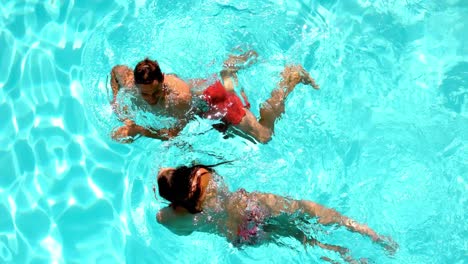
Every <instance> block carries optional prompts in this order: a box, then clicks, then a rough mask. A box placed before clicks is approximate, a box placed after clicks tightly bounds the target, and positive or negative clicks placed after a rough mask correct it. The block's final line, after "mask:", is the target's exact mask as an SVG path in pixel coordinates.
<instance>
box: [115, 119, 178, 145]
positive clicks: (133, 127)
mask: <svg viewBox="0 0 468 264" xmlns="http://www.w3.org/2000/svg"><path fill="white" fill-rule="evenodd" d="M124 123H125V125H124V126H121V127H119V128H118V129H116V130H115V131H114V132H113V133H112V138H113V139H114V140H117V141H120V142H122V143H131V142H133V139H134V138H135V137H136V136H144V137H149V138H156V139H160V140H169V139H171V138H173V137H176V136H177V135H178V134H179V133H180V131H182V129H183V128H184V127H185V123H179V124H178V125H177V126H175V127H172V128H163V129H158V130H151V129H147V128H145V127H142V126H139V125H137V124H135V122H133V121H131V120H125V122H124Z"/></svg>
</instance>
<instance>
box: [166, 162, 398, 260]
mask: <svg viewBox="0 0 468 264" xmlns="http://www.w3.org/2000/svg"><path fill="white" fill-rule="evenodd" d="M212 167H213V166H204V165H198V166H192V167H186V166H182V167H178V168H162V169H160V170H159V173H158V176H157V184H158V192H159V195H160V196H161V197H163V198H164V199H166V200H168V201H169V202H170V204H169V206H168V207H165V208H163V209H161V210H160V211H159V212H158V214H157V220H158V222H159V223H161V224H162V225H164V226H165V227H167V228H168V229H169V230H171V231H172V232H174V233H175V234H179V235H188V234H190V233H192V232H194V231H201V232H208V233H216V234H219V235H222V236H224V237H226V238H227V240H228V241H230V242H231V243H232V244H233V245H235V246H239V247H242V246H244V245H259V244H262V243H267V242H277V241H278V240H279V239H280V238H281V237H293V238H295V239H297V240H298V241H300V242H302V243H303V244H308V245H311V246H318V247H320V248H323V249H326V250H331V251H335V252H337V253H338V254H340V255H341V257H343V259H344V260H346V261H348V262H353V261H354V260H353V259H352V257H351V256H350V255H349V250H348V249H346V248H344V247H341V246H336V245H331V244H326V243H322V242H320V241H318V240H316V239H315V238H313V237H312V236H311V235H310V232H308V230H307V229H310V228H312V227H313V226H314V225H317V224H321V225H339V226H344V227H346V228H347V229H348V230H350V231H352V232H357V233H360V234H362V235H364V236H367V237H369V238H371V239H372V241H374V242H376V243H378V244H380V245H382V246H383V247H384V248H385V249H387V250H388V251H389V252H390V253H393V252H394V251H395V250H396V249H397V248H398V245H397V244H396V243H395V242H394V241H392V240H391V238H389V237H385V236H381V235H379V234H377V233H376V232H375V231H374V230H372V229H371V228H370V227H368V226H367V225H364V224H360V223H358V222H356V221H354V220H352V219H350V218H348V217H346V216H344V215H341V214H340V213H338V212H337V211H335V210H333V209H330V208H326V207H324V206H322V205H320V204H317V203H314V202H312V201H306V200H294V199H289V198H285V197H282V196H278V195H275V194H270V193H260V192H247V191H245V190H244V189H239V190H237V191H235V192H230V191H229V190H228V188H227V187H226V185H225V184H224V183H223V180H222V178H221V176H219V175H217V174H216V173H215V171H214V170H213V169H212ZM306 223H308V225H307V224H306ZM304 224H306V225H304ZM299 225H301V226H299ZM305 226H306V227H305Z"/></svg>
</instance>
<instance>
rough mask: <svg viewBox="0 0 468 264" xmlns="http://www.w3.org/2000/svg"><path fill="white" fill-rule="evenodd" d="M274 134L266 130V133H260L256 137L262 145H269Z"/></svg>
mask: <svg viewBox="0 0 468 264" xmlns="http://www.w3.org/2000/svg"><path fill="white" fill-rule="evenodd" d="M272 134H273V132H272V131H271V130H270V129H264V131H262V132H261V133H259V134H258V135H257V136H256V139H257V140H258V141H259V142H260V143H262V144H266V143H268V142H269V141H270V140H271V136H272Z"/></svg>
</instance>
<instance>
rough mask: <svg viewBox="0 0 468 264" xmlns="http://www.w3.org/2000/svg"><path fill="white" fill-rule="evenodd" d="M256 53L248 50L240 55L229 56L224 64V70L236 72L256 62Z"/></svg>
mask: <svg viewBox="0 0 468 264" xmlns="http://www.w3.org/2000/svg"><path fill="white" fill-rule="evenodd" d="M257 58H258V53H257V52H256V51H255V50H249V51H247V52H245V53H243V54H241V55H230V56H229V58H228V59H227V60H226V61H225V62H224V64H223V66H224V69H225V70H229V71H232V72H237V71H238V70H240V69H244V68H246V67H248V66H250V65H252V64H254V63H255V62H257Z"/></svg>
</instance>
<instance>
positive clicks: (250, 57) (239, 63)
mask: <svg viewBox="0 0 468 264" xmlns="http://www.w3.org/2000/svg"><path fill="white" fill-rule="evenodd" d="M257 57H258V54H257V52H256V51H254V50H249V51H247V52H245V53H243V54H241V55H230V56H229V58H227V60H225V61H224V63H223V69H222V70H221V72H220V74H221V78H222V79H223V85H224V87H225V88H226V90H227V91H228V92H234V87H235V86H236V85H237V72H238V71H239V70H240V69H244V68H246V67H247V66H250V65H251V64H253V63H255V62H256V61H257Z"/></svg>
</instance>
